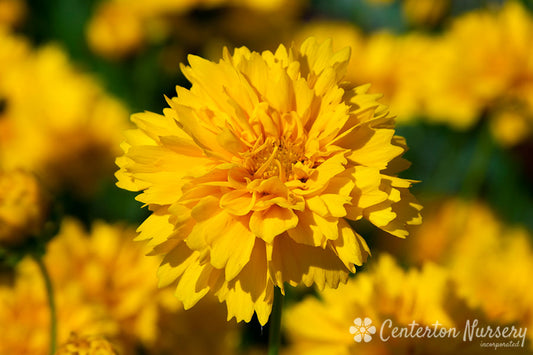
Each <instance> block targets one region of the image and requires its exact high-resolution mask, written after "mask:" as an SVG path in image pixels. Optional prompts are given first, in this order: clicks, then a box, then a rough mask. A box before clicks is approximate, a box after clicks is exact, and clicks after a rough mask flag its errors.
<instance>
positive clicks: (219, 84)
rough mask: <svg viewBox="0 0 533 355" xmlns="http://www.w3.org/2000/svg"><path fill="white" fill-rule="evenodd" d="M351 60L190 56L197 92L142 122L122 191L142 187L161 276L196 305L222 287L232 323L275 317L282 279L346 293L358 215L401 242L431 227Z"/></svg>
mask: <svg viewBox="0 0 533 355" xmlns="http://www.w3.org/2000/svg"><path fill="white" fill-rule="evenodd" d="M349 57H350V51H349V49H347V48H346V49H344V50H342V51H339V52H334V51H333V50H332V49H331V42H330V41H326V42H322V43H318V42H317V41H316V40H315V39H314V38H310V39H308V40H307V41H305V42H304V43H303V44H302V45H301V46H300V47H299V48H298V47H296V46H292V47H291V48H289V49H287V48H286V47H284V46H283V45H281V46H279V48H278V49H277V50H276V52H275V53H272V52H270V51H265V52H262V53H257V52H251V51H250V50H248V49H247V48H245V47H242V48H238V49H236V50H235V51H234V53H233V55H232V54H230V53H229V51H227V50H225V51H224V56H223V58H222V59H221V60H220V61H219V62H218V63H213V62H210V61H207V60H204V59H202V58H199V57H196V56H189V63H190V66H182V71H183V73H184V74H185V76H186V77H187V78H188V79H189V80H190V81H191V83H192V87H191V89H189V90H188V89H185V88H182V87H177V94H178V95H177V97H174V98H172V99H168V100H167V101H168V103H169V105H170V106H171V107H170V108H166V109H165V110H164V111H163V113H164V114H163V115H158V114H155V113H150V112H145V113H139V114H135V115H133V116H132V120H133V122H135V123H136V124H137V127H138V129H136V130H132V131H129V132H127V139H126V141H125V142H124V144H123V146H122V147H123V149H124V152H125V154H124V156H122V157H119V158H118V159H117V164H118V165H119V166H120V170H119V171H118V172H117V174H116V176H117V178H118V186H120V187H122V188H125V189H128V190H133V191H141V192H142V193H141V194H140V195H138V196H137V199H138V200H139V201H141V202H143V203H145V204H147V205H148V207H149V209H150V210H151V211H152V214H151V215H150V216H149V217H148V219H147V220H146V221H145V222H144V223H143V224H142V225H141V226H140V227H139V232H140V235H139V237H138V239H140V240H150V242H149V244H150V245H151V246H152V248H153V254H162V255H164V259H163V262H162V264H161V266H160V269H159V272H158V276H159V284H160V286H166V285H171V284H172V285H173V286H174V287H175V294H176V296H177V297H178V299H180V300H181V301H182V302H183V304H184V306H185V308H190V307H192V306H194V304H195V303H196V302H198V300H200V299H201V298H202V297H203V296H204V295H205V294H206V293H208V292H213V293H215V294H216V295H217V296H218V298H219V300H220V301H225V302H226V305H227V308H228V319H231V318H232V317H235V318H236V319H237V320H238V321H241V320H245V321H250V319H251V317H252V315H253V313H254V311H255V312H256V314H257V316H258V319H259V322H260V323H261V324H265V323H266V322H267V320H268V317H269V314H270V311H271V307H272V301H273V291H274V287H279V288H280V289H281V290H282V292H283V287H284V283H288V284H290V285H298V284H302V283H303V284H305V285H306V286H311V285H312V284H316V285H317V286H318V288H319V289H324V288H325V287H332V288H336V287H337V286H338V285H339V283H341V282H345V281H346V280H347V278H348V275H349V274H350V273H352V272H355V266H356V265H361V264H362V263H363V262H364V261H365V259H366V257H367V255H368V254H369V248H368V246H367V244H366V242H365V240H364V239H363V238H362V237H361V236H360V235H359V234H358V233H357V232H356V231H354V230H353V229H352V228H351V226H350V224H349V223H348V222H347V220H358V219H361V218H366V219H368V220H370V221H371V222H372V223H374V224H375V225H376V226H378V227H379V228H381V229H383V230H385V231H387V232H389V233H391V234H393V235H396V236H399V237H405V236H406V235H408V233H409V232H408V227H409V226H411V225H415V224H418V223H420V215H419V210H420V209H421V206H420V205H418V204H417V203H416V201H415V199H414V198H413V196H412V195H411V194H410V193H409V186H410V185H411V184H412V183H413V181H412V180H406V179H401V178H398V177H397V176H396V173H397V172H398V171H401V170H403V169H404V168H405V167H406V164H405V161H404V160H402V159H401V158H400V156H401V155H402V153H403V152H404V151H405V141H404V140H403V139H402V138H400V137H397V136H394V118H393V117H391V116H390V115H388V112H387V109H386V108H385V107H384V106H382V105H380V104H379V103H378V102H377V101H376V99H377V98H378V96H377V95H369V94H367V93H366V90H367V88H368V86H362V87H354V86H353V85H351V84H350V83H347V82H343V76H344V74H345V70H346V66H347V63H348V60H349Z"/></svg>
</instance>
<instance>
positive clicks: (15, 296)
mask: <svg viewBox="0 0 533 355" xmlns="http://www.w3.org/2000/svg"><path fill="white" fill-rule="evenodd" d="M56 261H57V262H61V260H56ZM2 281H4V280H2ZM52 283H53V285H54V298H55V304H56V309H57V325H58V327H57V338H58V342H59V343H60V344H62V343H64V342H66V341H67V339H68V337H69V334H70V333H71V332H76V333H77V334H79V335H80V336H85V335H90V334H112V333H114V332H115V324H114V323H113V322H112V321H111V320H110V318H109V317H107V316H106V314H105V311H104V309H103V308H102V307H101V306H100V305H98V304H95V303H88V302H87V301H86V300H85V298H84V295H83V292H82V290H81V288H80V283H70V284H68V285H67V284H64V285H62V287H57V285H56V284H55V283H54V280H52ZM49 342H50V308H49V305H48V298H47V294H46V290H45V285H44V282H43V277H42V275H41V274H40V272H39V269H38V267H37V265H36V263H35V261H34V260H33V259H32V258H30V257H26V258H24V259H23V260H22V261H21V262H19V263H18V264H17V266H16V269H15V277H14V281H13V283H12V284H10V283H9V282H0V354H20V355H47V354H49V351H50V350H49V349H50V345H49Z"/></svg>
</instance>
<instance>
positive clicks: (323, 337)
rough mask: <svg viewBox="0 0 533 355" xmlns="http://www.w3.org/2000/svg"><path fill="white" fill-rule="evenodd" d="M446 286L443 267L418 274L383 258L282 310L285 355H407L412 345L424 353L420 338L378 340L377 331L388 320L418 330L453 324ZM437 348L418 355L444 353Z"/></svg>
mask: <svg viewBox="0 0 533 355" xmlns="http://www.w3.org/2000/svg"><path fill="white" fill-rule="evenodd" d="M449 285H450V281H449V272H448V271H447V270H446V269H445V268H442V267H440V266H438V265H436V264H433V263H427V264H425V265H424V267H423V268H422V270H417V269H415V268H411V269H409V270H407V271H404V270H403V269H402V268H401V267H400V266H399V265H398V263H397V262H396V260H395V259H394V258H393V257H392V256H390V255H388V254H382V255H381V256H380V257H379V258H378V259H377V261H375V263H374V264H371V265H370V268H369V270H368V271H367V272H365V273H361V274H358V275H357V276H356V277H355V278H352V279H350V280H349V281H348V283H347V284H346V285H342V286H339V288H338V289H336V290H331V289H327V290H324V291H322V292H320V300H319V299H317V298H316V297H312V296H309V297H307V298H306V299H304V300H303V301H302V302H301V303H299V304H297V305H295V306H293V307H292V308H289V309H288V310H287V313H286V315H285V323H284V325H285V329H286V330H287V334H288V339H289V342H290V344H291V347H290V348H289V349H288V351H287V354H313V355H315V354H316V355H318V354H408V353H409V351H412V350H413V348H414V347H415V346H416V349H417V350H420V349H423V348H424V347H425V346H426V345H425V344H424V340H422V339H414V340H413V339H405V340H403V339H394V338H391V339H388V341H387V342H383V341H382V340H381V339H380V337H381V334H380V333H381V329H380V328H381V326H382V324H383V323H384V322H385V321H386V320H387V319H390V320H391V321H392V323H393V324H394V325H397V326H406V325H408V324H410V323H411V322H412V321H413V320H415V321H416V322H417V323H418V324H420V325H422V326H426V325H427V326H431V325H432V324H434V323H435V321H437V320H438V321H439V323H440V324H441V326H443V327H453V326H455V322H454V319H452V318H451V315H450V314H449V313H448V309H447V305H448V303H449V297H450V295H452V292H450V291H448V290H449ZM362 318H365V320H364V321H362ZM354 323H355V325H356V327H354ZM373 326H374V327H375V328H374V329H372V327H373ZM361 327H362V328H363V329H361ZM376 328H377V329H376ZM387 329H388V328H387ZM372 331H374V332H375V333H376V334H375V335H372V334H374V333H373V332H372ZM358 334H359V335H360V336H359V337H357V335H358ZM354 335H355V336H356V339H354ZM365 338H366V339H365ZM374 338H376V339H374ZM417 340H419V341H417ZM419 343H422V344H419ZM430 349H431V347H430ZM437 349H439V348H438V347H435V348H434V349H432V350H433V351H427V352H424V351H421V353H446V352H438V351H436V350H437ZM448 349H449V348H448ZM448 353H449V352H448Z"/></svg>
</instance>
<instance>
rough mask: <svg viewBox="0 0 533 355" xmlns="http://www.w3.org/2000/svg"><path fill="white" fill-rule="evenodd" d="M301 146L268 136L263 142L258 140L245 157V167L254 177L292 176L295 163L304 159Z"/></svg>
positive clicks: (284, 178) (286, 178)
mask: <svg viewBox="0 0 533 355" xmlns="http://www.w3.org/2000/svg"><path fill="white" fill-rule="evenodd" d="M302 156H303V153H302V150H301V149H299V147H296V146H294V145H291V144H290V142H284V141H278V140H276V139H274V138H267V139H266V141H265V142H264V143H263V144H260V141H258V142H257V143H256V144H255V146H254V147H253V148H252V149H251V150H250V152H249V153H248V154H247V155H246V157H245V163H244V164H245V167H246V168H247V169H248V170H249V171H250V172H251V173H252V174H253V176H254V178H261V179H268V178H270V177H273V176H278V177H279V178H280V180H281V181H287V180H288V179H290V178H291V177H292V173H293V171H292V168H293V165H294V164H295V163H296V162H298V161H299V160H301V159H302Z"/></svg>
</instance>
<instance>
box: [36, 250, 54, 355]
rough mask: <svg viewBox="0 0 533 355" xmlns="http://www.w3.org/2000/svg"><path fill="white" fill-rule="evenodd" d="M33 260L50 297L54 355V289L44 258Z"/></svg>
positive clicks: (51, 347)
mask: <svg viewBox="0 0 533 355" xmlns="http://www.w3.org/2000/svg"><path fill="white" fill-rule="evenodd" d="M33 258H34V259H35V262H36V263H37V265H38V266H39V270H40V271H41V275H42V276H43V280H44V285H45V287H46V294H47V296H48V306H49V308H50V355H54V354H55V352H56V343H57V313H56V304H55V300H54V289H53V287H52V280H51V279H50V274H49V273H48V270H47V269H46V265H44V262H43V258H42V256H38V255H34V256H33Z"/></svg>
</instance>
